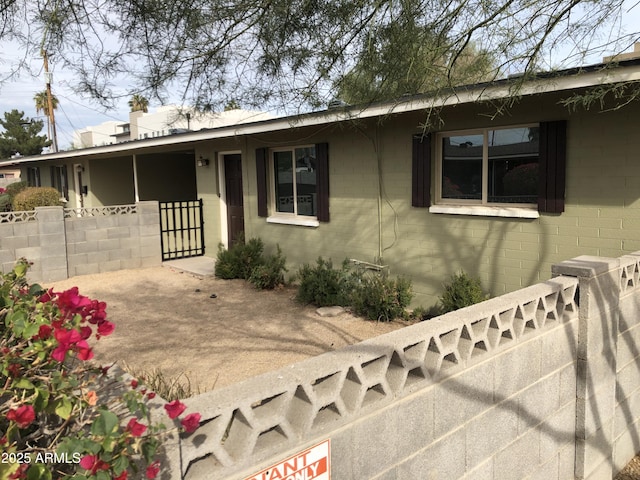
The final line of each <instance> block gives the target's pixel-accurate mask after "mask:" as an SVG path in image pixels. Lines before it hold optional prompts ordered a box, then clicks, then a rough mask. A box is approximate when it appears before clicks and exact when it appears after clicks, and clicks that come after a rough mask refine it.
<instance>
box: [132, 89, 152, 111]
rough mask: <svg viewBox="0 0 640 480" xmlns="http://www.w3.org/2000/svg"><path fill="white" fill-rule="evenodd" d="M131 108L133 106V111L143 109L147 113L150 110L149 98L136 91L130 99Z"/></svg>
mask: <svg viewBox="0 0 640 480" xmlns="http://www.w3.org/2000/svg"><path fill="white" fill-rule="evenodd" d="M129 108H131V111H132V112H139V111H140V110H142V111H143V112H144V113H147V111H148V110H149V100H147V99H146V98H145V97H143V96H142V95H138V94H137V93H136V94H134V95H133V97H131V100H129Z"/></svg>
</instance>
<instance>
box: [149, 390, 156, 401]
mask: <svg viewBox="0 0 640 480" xmlns="http://www.w3.org/2000/svg"><path fill="white" fill-rule="evenodd" d="M147 398H148V399H149V400H153V399H154V398H156V392H149V393H147Z"/></svg>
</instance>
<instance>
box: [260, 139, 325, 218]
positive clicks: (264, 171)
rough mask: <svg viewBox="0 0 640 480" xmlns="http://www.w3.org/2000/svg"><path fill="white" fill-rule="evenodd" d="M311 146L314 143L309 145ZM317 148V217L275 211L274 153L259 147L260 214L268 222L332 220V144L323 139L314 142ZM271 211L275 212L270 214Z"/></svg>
mask: <svg viewBox="0 0 640 480" xmlns="http://www.w3.org/2000/svg"><path fill="white" fill-rule="evenodd" d="M309 146H310V145H309ZM313 146H314V147H315V149H316V175H317V176H316V196H317V207H316V216H315V217H312V216H307V215H298V216H295V215H292V214H290V213H286V212H276V211H275V194H274V189H275V176H274V175H273V174H272V173H271V172H272V171H273V167H272V163H273V162H272V160H271V159H272V152H273V151H274V150H276V149H274V150H271V149H269V148H265V147H261V148H256V150H255V161H256V180H257V191H256V197H257V209H258V216H259V217H262V218H265V219H267V220H268V223H280V224H289V225H302V226H312V227H315V226H318V225H319V224H320V223H321V222H323V223H328V222H329V221H330V220H331V215H330V206H329V202H330V191H329V190H330V189H329V144H328V143H326V142H319V143H316V144H313ZM303 147H304V146H302V145H288V146H283V147H282V150H289V149H295V148H303ZM269 210H271V213H272V214H271V215H269Z"/></svg>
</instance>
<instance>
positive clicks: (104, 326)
mask: <svg viewBox="0 0 640 480" xmlns="http://www.w3.org/2000/svg"><path fill="white" fill-rule="evenodd" d="M115 329H116V326H115V325H114V324H113V323H111V322H108V321H107V320H103V321H101V322H98V338H100V337H106V336H107V335H111V334H112V333H113V331H114V330H115Z"/></svg>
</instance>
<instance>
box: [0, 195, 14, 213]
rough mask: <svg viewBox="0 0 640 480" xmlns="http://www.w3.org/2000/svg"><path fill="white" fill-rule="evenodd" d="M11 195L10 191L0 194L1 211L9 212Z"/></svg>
mask: <svg viewBox="0 0 640 480" xmlns="http://www.w3.org/2000/svg"><path fill="white" fill-rule="evenodd" d="M11 201H12V198H11V195H9V194H8V193H2V194H0V212H7V211H9V210H11Z"/></svg>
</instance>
